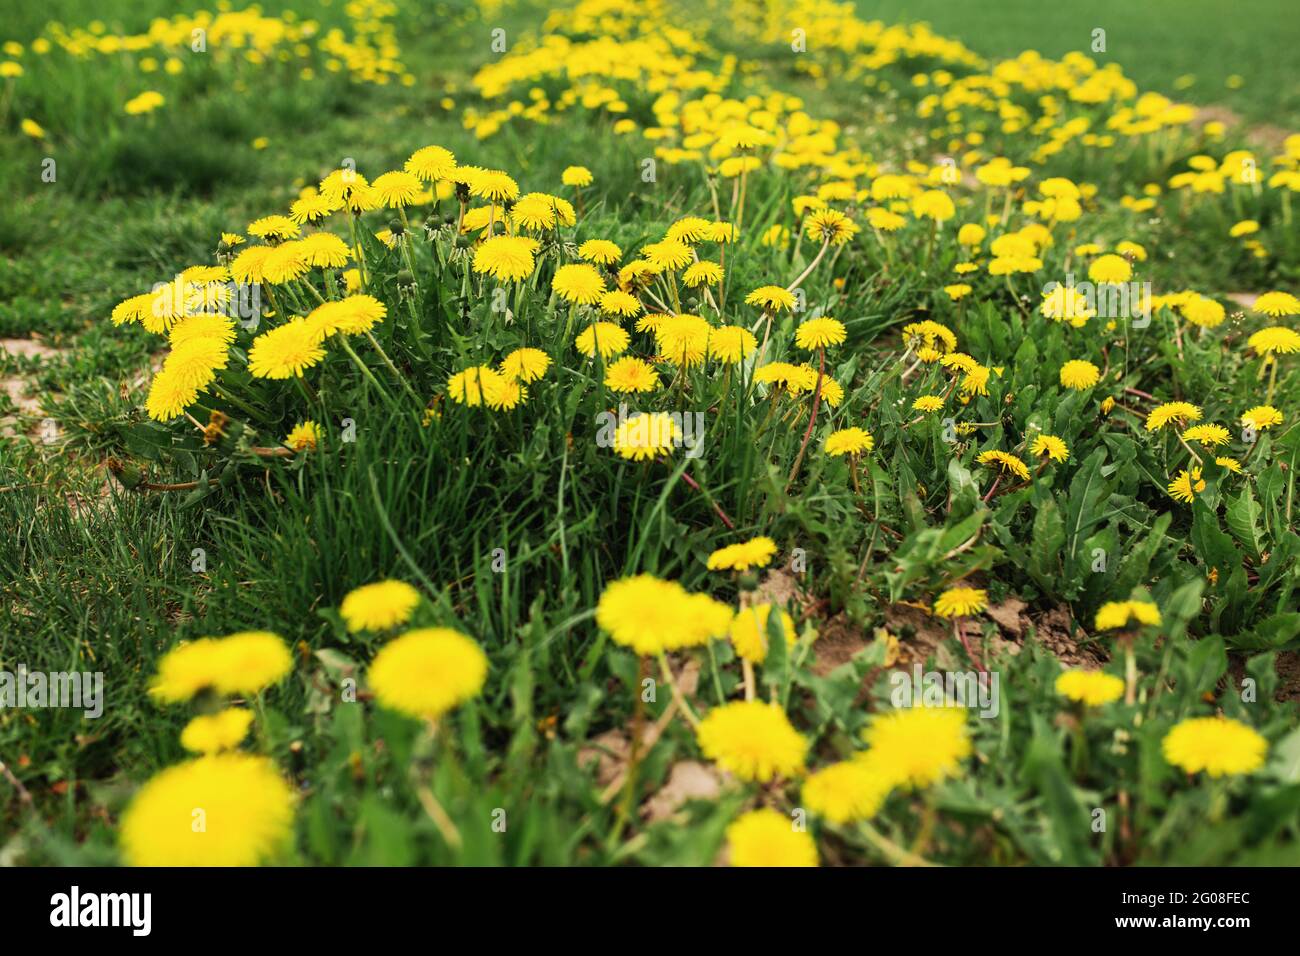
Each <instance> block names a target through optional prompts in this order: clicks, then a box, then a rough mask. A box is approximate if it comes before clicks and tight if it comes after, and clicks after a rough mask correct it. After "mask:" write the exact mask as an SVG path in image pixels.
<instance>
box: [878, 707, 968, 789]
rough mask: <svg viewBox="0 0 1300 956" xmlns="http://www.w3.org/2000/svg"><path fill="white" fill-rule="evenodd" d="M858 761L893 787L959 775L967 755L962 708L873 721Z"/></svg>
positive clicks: (909, 711)
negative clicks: (863, 750)
mask: <svg viewBox="0 0 1300 956" xmlns="http://www.w3.org/2000/svg"><path fill="white" fill-rule="evenodd" d="M862 738H863V740H865V741H866V742H867V745H868V748H869V749H868V750H867V751H866V752H865V753H864V754H863V755H862V756H861V757H859V758H857V759H859V760H863V761H865V762H866V765H867V766H868V767H869V768H871V769H872V770H873V771H875V772H876V773H878V774H879V775H880V776H881V777H882V778H883V779H884V780H885V781H888V782H889V783H890V784H892V785H894V786H905V785H906V786H912V787H926V786H930V785H931V784H934V783H938V782H939V781H940V780H942V779H944V778H945V777H952V776H956V775H957V774H958V773H960V772H961V761H962V760H964V759H965V758H966V757H968V756H970V753H971V742H970V737H969V735H968V732H967V730H966V711H965V710H964V709H963V708H961V707H908V708H904V709H901V710H894V711H889V712H887V713H883V714H878V715H876V716H874V717H872V718H871V722H870V723H869V724H868V725H867V728H866V730H864V731H863V732H862Z"/></svg>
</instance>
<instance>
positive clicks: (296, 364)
mask: <svg viewBox="0 0 1300 956" xmlns="http://www.w3.org/2000/svg"><path fill="white" fill-rule="evenodd" d="M324 357H325V350H324V349H323V348H321V347H320V340H319V339H318V338H317V337H316V330H315V327H314V326H313V325H311V324H309V323H308V322H307V321H306V320H305V319H294V320H293V321H291V322H286V323H285V324H284V325H281V326H280V327H278V328H274V329H271V331H269V332H263V333H262V334H261V335H259V336H258V337H257V338H255V339H253V344H252V347H251V348H249V350H248V370H249V372H251V373H252V374H253V376H254V377H255V378H270V379H286V378H293V377H295V376H297V377H301V376H302V373H303V372H304V371H306V370H307V369H309V368H311V367H312V366H313V365H315V364H317V363H318V362H319V361H320V360H321V359H323V358H324Z"/></svg>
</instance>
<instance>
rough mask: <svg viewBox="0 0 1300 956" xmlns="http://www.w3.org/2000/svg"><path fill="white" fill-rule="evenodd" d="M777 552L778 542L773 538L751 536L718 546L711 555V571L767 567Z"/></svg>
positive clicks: (709, 561) (709, 564)
mask: <svg viewBox="0 0 1300 956" xmlns="http://www.w3.org/2000/svg"><path fill="white" fill-rule="evenodd" d="M774 554H776V542H775V541H773V540H772V539H771V538H767V537H758V538H750V539H749V540H748V541H741V542H739V543H737V544H729V545H727V546H726V547H724V548H718V550H716V551H714V552H713V553H712V554H710V555H709V560H708V568H709V570H710V571H748V570H749V569H750V568H765V567H767V565H768V564H769V563H770V562H771V560H772V555H774Z"/></svg>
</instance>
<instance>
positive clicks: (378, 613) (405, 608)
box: [339, 579, 420, 633]
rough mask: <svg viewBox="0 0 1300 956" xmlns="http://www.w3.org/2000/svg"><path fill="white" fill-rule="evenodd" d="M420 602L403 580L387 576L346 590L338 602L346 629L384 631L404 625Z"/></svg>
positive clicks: (415, 593) (417, 594) (417, 592)
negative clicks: (339, 602)
mask: <svg viewBox="0 0 1300 956" xmlns="http://www.w3.org/2000/svg"><path fill="white" fill-rule="evenodd" d="M419 603H420V592H419V591H417V590H416V589H415V588H413V587H411V585H409V584H407V583H406V582H405V581H396V580H393V579H389V580H386V581H377V582H376V583H374V584H366V585H363V586H361V587H359V588H354V589H353V590H351V591H349V592H348V593H347V595H346V596H345V597H344V598H343V603H342V604H341V605H339V615H340V616H341V617H342V618H343V620H344V622H345V623H346V624H347V626H348V630H349V631H352V632H353V633H356V632H357V631H386V630H389V629H390V628H394V627H397V626H398V625H399V624H405V623H406V622H407V621H409V620H410V619H411V614H412V612H414V611H415V607H416V605H417V604H419Z"/></svg>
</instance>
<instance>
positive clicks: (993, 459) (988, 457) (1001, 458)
mask: <svg viewBox="0 0 1300 956" xmlns="http://www.w3.org/2000/svg"><path fill="white" fill-rule="evenodd" d="M975 460H976V461H977V462H979V463H980V464H981V465H988V466H989V467H991V468H996V469H998V470H999V471H1001V472H1002V473H1003V474H1004V475H1014V476H1015V477H1017V478H1019V479H1020V480H1021V481H1028V480H1029V466H1028V465H1026V464H1025V463H1024V462H1023V461H1021V460H1020V459H1019V458H1018V457H1016V456H1015V455H1013V454H1011V453H1010V452H1005V451H998V450H997V449H991V450H989V451H983V452H980V453H979V454H978V455H977V456H976V457H975Z"/></svg>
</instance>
